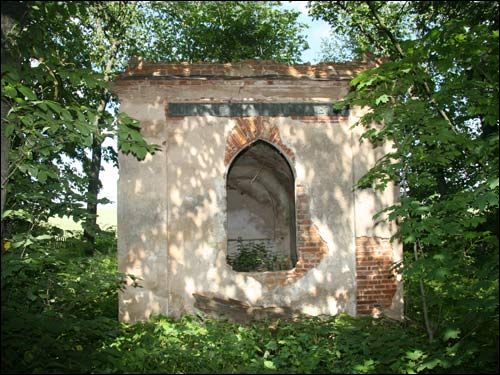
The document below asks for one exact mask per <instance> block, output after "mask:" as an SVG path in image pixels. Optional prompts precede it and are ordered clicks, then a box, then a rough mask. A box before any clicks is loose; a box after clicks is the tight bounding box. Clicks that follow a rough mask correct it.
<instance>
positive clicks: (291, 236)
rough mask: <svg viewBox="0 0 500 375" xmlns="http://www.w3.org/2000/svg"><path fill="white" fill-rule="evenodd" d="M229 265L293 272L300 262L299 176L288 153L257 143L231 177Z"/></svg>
mask: <svg viewBox="0 0 500 375" xmlns="http://www.w3.org/2000/svg"><path fill="white" fill-rule="evenodd" d="M226 192H227V233H228V246H227V262H228V264H230V265H231V266H232V268H233V269H234V270H235V271H239V272H254V271H279V270H289V269H293V268H294V267H295V264H296V263H297V249H296V248H297V245H296V243H297V238H296V217H295V215H296V214H295V176H294V173H293V170H292V168H291V166H290V164H289V162H288V161H287V159H286V158H285V157H284V155H283V154H282V153H281V152H280V151H279V150H278V149H277V148H276V147H275V146H274V145H272V144H270V143H268V142H266V141H262V140H257V141H255V142H253V143H252V144H250V145H249V146H247V147H246V148H245V149H243V150H242V151H240V152H239V153H238V155H236V157H235V158H234V159H233V161H232V163H231V165H230V167H229V169H228V174H227V180H226Z"/></svg>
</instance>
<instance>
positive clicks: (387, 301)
mask: <svg viewBox="0 0 500 375" xmlns="http://www.w3.org/2000/svg"><path fill="white" fill-rule="evenodd" d="M392 261H393V260H392V247H391V244H390V242H389V240H388V239H382V238H378V237H359V238H357V239H356V285H357V312H358V314H361V315H363V314H365V315H370V314H374V313H375V312H379V309H380V308H382V309H383V308H389V307H390V306H391V303H392V298H393V297H394V294H395V293H396V289H397V281H396V277H395V274H394V273H393V271H391V269H390V268H391V266H392Z"/></svg>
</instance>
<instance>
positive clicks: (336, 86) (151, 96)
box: [115, 77, 402, 322]
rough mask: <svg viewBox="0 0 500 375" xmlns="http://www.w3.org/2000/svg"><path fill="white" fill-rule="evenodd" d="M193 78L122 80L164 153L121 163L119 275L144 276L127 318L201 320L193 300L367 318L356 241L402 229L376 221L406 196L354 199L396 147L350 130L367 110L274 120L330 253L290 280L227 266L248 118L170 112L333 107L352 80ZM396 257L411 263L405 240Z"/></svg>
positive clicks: (130, 109)
mask: <svg viewBox="0 0 500 375" xmlns="http://www.w3.org/2000/svg"><path fill="white" fill-rule="evenodd" d="M233 78H234V77H233ZM187 81H188V80H186V82H187ZM269 82H272V83H269ZM191 83H192V82H191ZM191 83H189V84H188V83H185V84H179V82H175V85H174V84H172V81H169V80H164V81H162V80H130V81H118V82H117V83H116V85H115V91H116V92H117V93H118V95H119V97H120V101H121V110H122V111H124V112H126V113H128V114H129V115H130V116H132V117H135V118H137V119H138V120H139V121H141V127H142V132H143V134H144V135H145V137H146V138H147V140H148V141H149V142H152V143H156V144H159V145H162V147H163V150H162V151H161V152H158V153H156V154H155V155H152V156H148V157H147V158H146V159H145V160H144V161H141V162H138V161H136V160H135V159H134V158H133V157H130V156H125V155H123V154H120V156H119V162H120V179H119V182H118V239H119V240H118V252H119V254H118V258H119V270H120V271H121V272H125V273H130V274H134V275H136V276H138V277H140V278H142V281H141V282H140V284H141V286H142V288H132V287H131V286H128V287H127V288H126V290H125V292H123V293H122V294H121V295H120V319H121V320H123V321H131V322H133V321H137V320H143V319H147V318H148V317H149V316H150V315H151V314H160V313H161V314H167V315H171V316H177V317H178V316H180V315H182V314H185V313H193V312H195V307H194V302H195V300H194V297H193V294H194V293H196V294H201V295H213V296H217V297H221V298H232V299H235V300H239V301H242V302H244V303H247V304H249V305H257V306H263V307H268V306H280V307H287V308H290V307H293V308H294V309H295V310H298V311H300V312H302V313H306V314H311V315H319V314H328V315H334V314H337V313H339V312H347V313H349V314H351V315H356V255H355V254H356V238H359V237H363V236H368V237H381V238H389V237H390V236H391V235H392V234H393V233H394V231H395V228H393V227H390V226H388V225H386V224H381V223H374V222H373V221H372V216H373V215H374V214H375V213H376V212H377V211H378V210H379V209H381V208H383V207H385V206H387V205H390V204H392V203H393V202H394V200H395V199H396V190H397V189H396V188H394V187H392V188H391V189H388V190H386V191H385V192H383V193H378V192H377V193H374V192H373V191H371V190H366V191H360V192H353V182H354V181H355V180H356V179H357V178H359V177H361V176H362V174H363V173H364V172H365V171H367V170H368V169H369V168H370V167H371V166H372V165H373V164H374V163H375V161H376V159H377V158H379V157H380V156H382V155H383V153H384V152H387V150H388V147H390V146H386V147H385V148H380V149H373V148H372V146H371V145H369V144H365V143H363V144H360V143H359V141H358V139H359V135H360V133H359V132H360V130H355V131H353V130H351V129H350V128H351V125H352V124H353V123H354V122H355V121H356V119H357V118H358V117H359V114H360V111H359V110H358V109H354V110H351V112H350V115H349V116H339V117H338V118H330V119H328V118H327V119H321V118H316V119H315V118H314V117H312V118H308V119H305V118H301V117H295V118H294V117H279V116H277V117H269V118H267V122H266V126H269V127H276V128H277V129H278V131H279V136H280V140H281V142H282V146H279V145H275V146H276V147H277V148H278V149H280V147H284V146H286V148H287V149H289V150H290V152H291V154H293V156H294V157H293V160H292V159H291V158H288V161H289V163H290V165H291V167H292V169H293V171H294V174H295V184H296V186H299V185H300V186H303V187H304V190H305V192H306V193H307V197H308V200H309V203H308V204H309V208H310V216H311V221H312V225H314V226H315V228H317V231H318V233H319V236H320V237H321V240H322V241H323V242H324V243H325V244H326V246H327V254H326V256H324V257H323V258H321V259H322V260H321V261H320V262H319V264H318V265H317V266H315V267H314V268H312V269H310V270H308V271H307V272H306V271H304V273H301V274H299V277H296V278H294V279H293V282H289V283H284V284H285V285H282V284H283V283H282V284H279V283H278V284H276V283H266V282H263V281H262V278H260V275H257V276H255V275H253V274H251V273H238V272H235V271H233V270H232V269H231V267H230V266H229V265H228V264H227V263H226V251H227V239H228V236H227V217H226V198H227V196H226V174H227V171H228V168H229V165H228V164H227V160H226V158H227V144H226V140H227V138H228V137H229V135H230V134H231V131H232V130H233V129H234V128H235V126H237V122H238V119H237V118H230V117H214V116H185V117H169V116H168V103H169V102H199V101H203V100H206V101H208V102H210V101H213V102H226V101H239V102H242V101H260V102H272V101H275V102H333V101H336V100H338V99H340V98H342V97H343V96H344V95H345V94H346V93H347V91H348V80H340V79H336V80H331V81H328V80H326V81H325V80H322V81H315V80H314V79H311V80H291V79H286V80H285V79H281V80H280V79H279V78H276V79H274V80H272V81H268V80H267V79H262V78H257V77H253V78H245V79H241V80H238V79H234V80H231V81H224V80H217V81H214V82H213V83H210V82H208V83H207V84H203V85H193V84H191ZM393 258H394V259H400V258H401V246H400V245H397V244H396V245H393ZM271 276H272V275H271ZM400 284H401V283H398V292H397V293H396V294H395V295H394V296H393V306H392V308H391V309H390V310H391V311H395V312H396V315H398V314H399V315H400V311H401V308H402V295H401V287H400Z"/></svg>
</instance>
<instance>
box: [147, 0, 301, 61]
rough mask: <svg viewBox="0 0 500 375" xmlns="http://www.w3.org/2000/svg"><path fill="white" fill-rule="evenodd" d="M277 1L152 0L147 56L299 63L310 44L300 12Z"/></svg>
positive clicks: (168, 58)
mask: <svg viewBox="0 0 500 375" xmlns="http://www.w3.org/2000/svg"><path fill="white" fill-rule="evenodd" d="M278 5H280V2H278V1H178V2H176V1H153V2H150V3H149V4H144V5H143V6H144V7H145V8H146V9H145V14H151V15H153V17H149V18H148V20H147V21H146V22H147V27H148V28H149V29H150V30H151V31H152V33H153V35H154V37H153V38H151V39H150V40H149V41H148V44H149V46H148V48H147V52H146V55H145V57H146V58H149V59H151V60H164V61H188V62H196V61H207V62H231V61H239V60H245V59H262V60H274V61H279V62H287V63H293V62H298V60H299V58H300V55H301V52H302V50H304V49H307V48H308V45H307V42H306V41H305V36H304V34H303V31H304V29H305V26H304V25H303V24H300V23H298V22H297V17H298V16H299V12H297V11H293V10H286V9H283V8H279V7H278Z"/></svg>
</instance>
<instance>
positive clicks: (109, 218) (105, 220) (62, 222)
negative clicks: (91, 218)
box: [49, 205, 117, 230]
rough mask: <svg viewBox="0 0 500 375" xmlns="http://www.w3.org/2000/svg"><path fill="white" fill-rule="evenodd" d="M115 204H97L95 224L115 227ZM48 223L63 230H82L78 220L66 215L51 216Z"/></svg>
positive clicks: (102, 226) (103, 226)
mask: <svg viewBox="0 0 500 375" xmlns="http://www.w3.org/2000/svg"><path fill="white" fill-rule="evenodd" d="M116 212H117V211H116V206H110V205H107V206H98V207H97V215H98V216H97V224H99V226H100V227H101V229H108V228H110V227H114V228H115V229H116ZM49 224H51V225H53V226H56V227H58V228H61V229H63V230H83V229H82V225H81V223H80V222H75V221H73V220H72V219H70V218H69V217H67V216H64V217H62V218H61V217H52V218H50V219H49Z"/></svg>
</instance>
